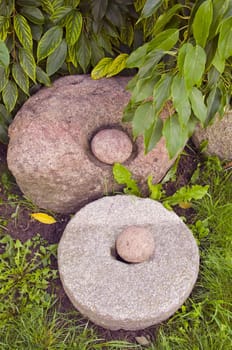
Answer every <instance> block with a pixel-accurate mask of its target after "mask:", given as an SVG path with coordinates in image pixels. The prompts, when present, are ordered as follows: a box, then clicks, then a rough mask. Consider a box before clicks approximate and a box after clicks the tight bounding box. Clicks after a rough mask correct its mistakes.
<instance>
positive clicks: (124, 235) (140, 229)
mask: <svg viewBox="0 0 232 350" xmlns="http://www.w3.org/2000/svg"><path fill="white" fill-rule="evenodd" d="M154 249H155V243H154V237H153V234H152V232H151V231H150V228H149V227H146V226H135V225H131V226H128V227H126V228H125V229H124V230H123V231H122V232H121V233H120V234H119V235H118V237H117V239H116V250H117V253H118V255H119V256H120V257H121V258H122V259H123V260H125V261H128V262H131V263H141V262H143V261H146V260H149V259H150V258H151V256H152V255H153V253H154Z"/></svg>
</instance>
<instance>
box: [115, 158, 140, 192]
mask: <svg viewBox="0 0 232 350" xmlns="http://www.w3.org/2000/svg"><path fill="white" fill-rule="evenodd" d="M113 175H114V179H115V181H116V182H117V183H118V184H120V185H124V184H125V185H126V188H124V190H123V191H124V193H127V194H133V195H136V196H141V193H140V190H139V188H138V186H137V184H136V182H135V180H134V179H132V174H131V172H130V171H129V170H128V169H127V168H125V167H124V166H123V165H121V164H119V163H115V164H114V166H113Z"/></svg>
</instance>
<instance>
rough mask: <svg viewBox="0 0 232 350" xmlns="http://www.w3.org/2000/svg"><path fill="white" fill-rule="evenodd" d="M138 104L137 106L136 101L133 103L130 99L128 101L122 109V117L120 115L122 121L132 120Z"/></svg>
mask: <svg viewBox="0 0 232 350" xmlns="http://www.w3.org/2000/svg"><path fill="white" fill-rule="evenodd" d="M138 106H139V104H138V103H133V102H132V101H131V100H130V101H129V102H128V104H127V105H126V107H125V108H124V110H123V117H122V121H123V123H128V122H131V121H132V120H133V118H134V115H135V111H136V109H137V108H138Z"/></svg>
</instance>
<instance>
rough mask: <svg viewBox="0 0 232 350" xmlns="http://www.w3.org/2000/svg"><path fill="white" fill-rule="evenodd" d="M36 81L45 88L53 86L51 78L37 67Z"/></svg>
mask: <svg viewBox="0 0 232 350" xmlns="http://www.w3.org/2000/svg"><path fill="white" fill-rule="evenodd" d="M36 80H37V81H38V82H39V83H41V84H43V85H45V86H51V81H50V78H49V76H48V75H47V73H45V72H44V71H43V70H42V69H41V68H40V67H38V66H37V67H36Z"/></svg>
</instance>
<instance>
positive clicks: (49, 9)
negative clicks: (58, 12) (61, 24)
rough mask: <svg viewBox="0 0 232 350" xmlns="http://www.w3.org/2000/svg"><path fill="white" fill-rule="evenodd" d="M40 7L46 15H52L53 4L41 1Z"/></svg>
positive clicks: (48, 0)
mask: <svg viewBox="0 0 232 350" xmlns="http://www.w3.org/2000/svg"><path fill="white" fill-rule="evenodd" d="M41 6H42V9H43V11H44V12H46V13H48V14H49V15H52V14H53V11H54V9H53V3H51V1H50V0H42V5H41Z"/></svg>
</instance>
